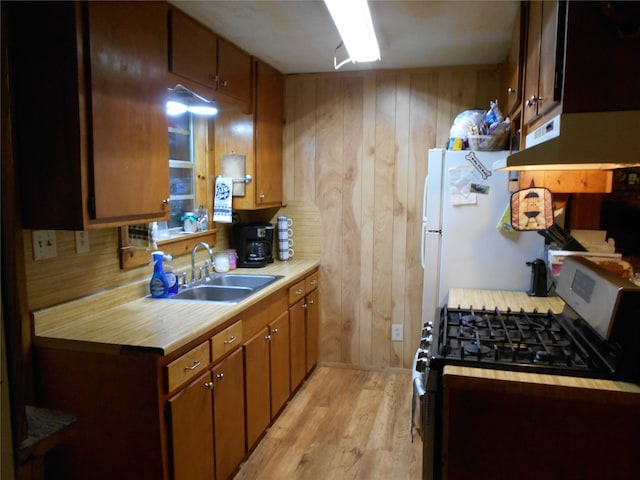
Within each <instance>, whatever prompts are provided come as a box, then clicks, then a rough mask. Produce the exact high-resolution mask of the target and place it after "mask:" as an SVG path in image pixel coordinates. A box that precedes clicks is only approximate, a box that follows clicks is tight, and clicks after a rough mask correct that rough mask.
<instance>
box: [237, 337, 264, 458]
mask: <svg viewBox="0 0 640 480" xmlns="http://www.w3.org/2000/svg"><path fill="white" fill-rule="evenodd" d="M242 350H243V351H244V381H245V385H244V388H245V392H246V397H247V402H246V405H245V409H246V422H247V423H246V428H247V450H250V449H252V448H253V446H254V445H255V444H256V442H257V441H258V439H259V438H260V437H261V436H262V433H263V432H264V431H265V430H266V428H267V427H268V426H269V423H270V422H271V403H270V402H269V399H270V391H271V388H270V377H271V376H270V374H269V327H264V328H263V329H262V330H260V332H258V333H257V334H256V335H254V336H253V337H252V338H251V339H249V340H248V341H247V342H246V343H245V344H244V345H243V346H242Z"/></svg>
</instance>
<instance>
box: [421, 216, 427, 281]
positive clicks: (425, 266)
mask: <svg viewBox="0 0 640 480" xmlns="http://www.w3.org/2000/svg"><path fill="white" fill-rule="evenodd" d="M426 235H427V224H426V223H424V222H422V234H421V237H422V238H421V239H420V263H421V264H422V269H423V270H424V269H425V268H427V265H426V263H425V260H424V240H425V237H426Z"/></svg>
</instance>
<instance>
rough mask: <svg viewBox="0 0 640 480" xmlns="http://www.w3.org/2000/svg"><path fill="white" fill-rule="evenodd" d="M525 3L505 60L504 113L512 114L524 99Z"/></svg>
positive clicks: (503, 77)
mask: <svg viewBox="0 0 640 480" xmlns="http://www.w3.org/2000/svg"><path fill="white" fill-rule="evenodd" d="M526 13H527V8H526V6H525V4H522V5H521V6H520V11H519V15H518V16H517V17H516V20H515V22H514V25H513V36H512V37H511V48H510V49H509V53H508V55H507V59H506V60H505V63H504V67H503V70H502V79H503V80H502V81H503V85H504V90H503V98H502V103H501V107H500V109H501V110H502V113H503V114H504V115H505V116H506V115H511V114H512V113H513V112H514V111H515V110H516V109H517V108H518V106H519V105H520V102H521V100H522V73H523V62H524V32H525V29H526V25H524V23H525V22H526Z"/></svg>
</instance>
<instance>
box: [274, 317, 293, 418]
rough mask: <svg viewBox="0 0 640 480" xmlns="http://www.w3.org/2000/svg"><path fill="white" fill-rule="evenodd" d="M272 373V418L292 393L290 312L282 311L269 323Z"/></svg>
mask: <svg viewBox="0 0 640 480" xmlns="http://www.w3.org/2000/svg"><path fill="white" fill-rule="evenodd" d="M269 335H270V340H271V341H270V353H271V356H270V359H269V367H270V373H271V418H272V419H273V418H275V416H276V415H277V414H278V412H280V410H281V409H282V407H284V404H285V403H286V402H287V400H288V399H289V395H291V379H290V371H291V367H290V365H291V361H290V347H289V336H290V328H289V312H286V311H285V312H282V314H280V316H279V317H278V318H276V319H275V320H274V321H273V322H271V323H270V324H269Z"/></svg>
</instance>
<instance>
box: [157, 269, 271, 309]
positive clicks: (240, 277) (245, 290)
mask: <svg viewBox="0 0 640 480" xmlns="http://www.w3.org/2000/svg"><path fill="white" fill-rule="evenodd" d="M282 277H283V276H282V275H252V274H233V273H231V274H224V273H218V274H215V275H213V276H211V277H209V278H207V279H206V280H200V281H198V282H196V283H195V284H193V285H188V286H187V287H185V288H183V289H181V290H180V291H179V292H178V293H176V294H175V295H173V296H172V297H169V299H170V300H198V301H204V302H216V303H238V302H240V301H242V300H244V299H245V298H247V297H249V296H251V295H253V294H254V293H256V292H258V291H259V290H262V289H263V288H264V287H266V286H267V285H270V284H271V283H273V282H275V281H276V280H278V279H280V278H282Z"/></svg>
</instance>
